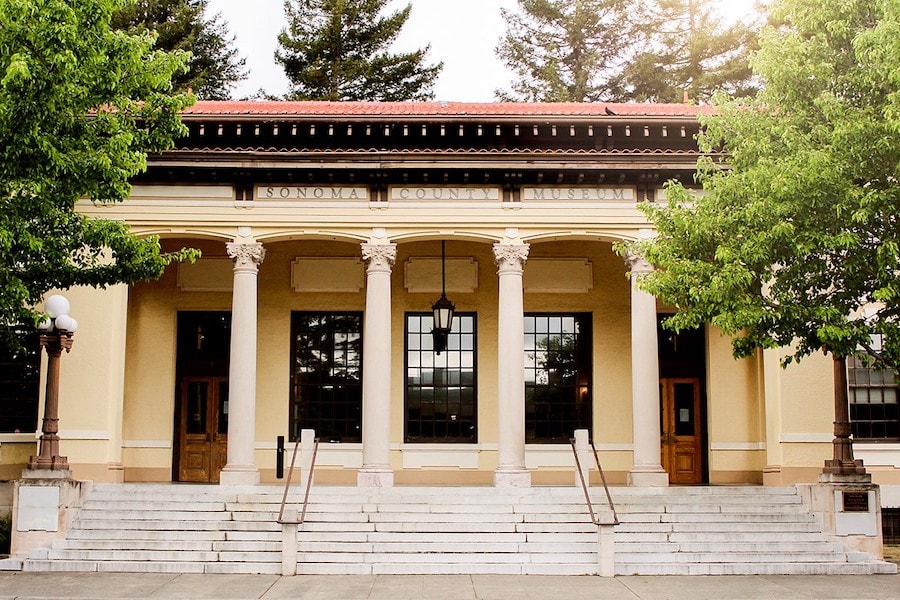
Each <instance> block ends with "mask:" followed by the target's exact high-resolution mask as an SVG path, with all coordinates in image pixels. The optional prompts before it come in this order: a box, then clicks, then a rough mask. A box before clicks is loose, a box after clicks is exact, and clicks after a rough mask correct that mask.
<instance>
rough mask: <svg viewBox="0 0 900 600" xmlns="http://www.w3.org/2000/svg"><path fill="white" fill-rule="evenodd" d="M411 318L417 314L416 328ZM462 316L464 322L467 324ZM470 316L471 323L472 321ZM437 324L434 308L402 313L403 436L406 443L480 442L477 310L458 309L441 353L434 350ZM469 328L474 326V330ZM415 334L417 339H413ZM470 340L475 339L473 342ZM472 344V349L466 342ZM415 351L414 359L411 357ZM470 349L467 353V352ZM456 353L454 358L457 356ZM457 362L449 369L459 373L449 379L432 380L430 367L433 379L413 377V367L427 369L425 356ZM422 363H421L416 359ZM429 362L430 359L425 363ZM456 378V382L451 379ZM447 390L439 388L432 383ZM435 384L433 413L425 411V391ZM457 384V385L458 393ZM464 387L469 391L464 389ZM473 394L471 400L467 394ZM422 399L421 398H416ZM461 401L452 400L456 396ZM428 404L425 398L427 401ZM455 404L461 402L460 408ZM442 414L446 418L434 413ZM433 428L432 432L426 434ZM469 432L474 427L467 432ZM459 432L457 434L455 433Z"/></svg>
mask: <svg viewBox="0 0 900 600" xmlns="http://www.w3.org/2000/svg"><path fill="white" fill-rule="evenodd" d="M411 319H416V320H417V322H418V323H417V328H418V331H415V330H411V321H410V320H411ZM464 320H465V321H466V324H464V323H463V322H464ZM469 320H470V322H471V327H470V326H469V325H468V322H469ZM432 324H433V317H432V313H430V312H429V313H425V312H407V313H405V314H404V315H403V339H404V342H403V440H404V443H407V444H477V443H478V315H477V313H474V312H465V313H456V315H454V317H453V324H452V327H451V330H450V334H449V336H448V339H447V349H446V350H445V351H444V352H441V354H440V355H438V354H437V353H436V352H434V344H433V338H432V334H431V329H432ZM470 329H471V330H470ZM413 337H415V338H416V342H415V343H413V339H412V338H413ZM469 342H471V344H469ZM467 345H471V349H469V348H465V346H467ZM413 353H415V356H416V360H411V358H412V356H413ZM464 355H467V356H468V358H464ZM454 357H455V358H454ZM469 359H471V376H470V377H471V380H469V377H467V376H465V375H464V371H463V369H464V368H466V367H465V365H467V364H468V363H469ZM428 361H431V365H432V366H433V365H436V364H438V363H443V364H457V365H458V366H454V367H447V369H448V371H445V374H446V373H451V371H449V369H458V370H457V371H452V372H453V373H457V375H456V376H451V377H444V381H445V382H446V384H445V385H441V386H435V385H434V374H435V373H436V371H435V370H432V378H431V384H432V385H427V382H426V381H425V377H419V379H418V383H412V382H411V375H410V374H411V372H412V370H414V369H419V370H421V369H423V364H422V363H423V362H428ZM415 363H418V364H415ZM425 368H427V364H426V365H425ZM454 383H456V384H458V385H453V384H454ZM436 387H439V388H440V389H442V390H443V392H442V393H440V394H438V393H437V392H436V391H435V389H434V388H436ZM429 388H430V389H431V390H432V392H431V394H432V395H431V398H432V402H431V405H432V407H433V408H432V411H431V414H432V418H430V419H429V418H424V417H423V406H424V405H423V403H422V402H421V400H422V398H423V397H424V395H425V391H426V390H428V389H429ZM453 388H459V390H458V395H456V398H454V394H453ZM466 390H469V391H470V394H466ZM467 395H468V396H470V397H471V401H469V400H466V399H465V396H467ZM439 396H440V399H441V400H443V402H444V404H443V406H444V408H445V410H444V412H443V413H438V410H437V408H435V407H436V406H437V405H438V397H439ZM417 399H418V402H417ZM456 399H458V402H456V403H454V400H456ZM426 404H427V403H426ZM453 408H457V410H456V411H454V410H453ZM415 411H418V412H417V414H414V413H415ZM438 414H443V415H445V416H444V418H442V419H438V418H436V417H437V416H438ZM429 429H430V432H431V435H427V433H428V430H429ZM466 432H470V433H469V434H468V435H467V434H466ZM451 434H455V435H451Z"/></svg>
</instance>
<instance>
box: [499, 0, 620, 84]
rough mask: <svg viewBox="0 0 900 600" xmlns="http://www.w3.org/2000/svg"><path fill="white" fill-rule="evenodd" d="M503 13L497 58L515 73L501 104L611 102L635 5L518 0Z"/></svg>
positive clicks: (615, 1) (611, 1)
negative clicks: (512, 8) (611, 83)
mask: <svg viewBox="0 0 900 600" xmlns="http://www.w3.org/2000/svg"><path fill="white" fill-rule="evenodd" d="M518 3H519V10H518V11H509V10H505V9H501V14H502V15H503V19H504V20H505V21H506V27H507V31H506V35H505V36H504V37H503V38H502V39H501V41H500V44H499V45H498V46H497V49H496V53H497V56H498V57H499V58H500V59H501V60H503V61H504V62H505V63H506V65H507V66H508V67H509V68H510V69H512V71H513V72H514V73H515V81H514V83H513V84H512V88H511V89H510V90H500V89H498V90H497V91H496V92H495V93H496V95H497V97H498V98H499V99H500V100H503V101H513V102H592V101H597V100H602V99H605V98H608V97H609V79H610V77H611V76H612V74H613V73H614V72H615V69H616V68H617V67H618V66H619V64H618V63H619V62H620V59H621V57H622V56H623V53H624V52H625V48H626V40H627V39H628V37H629V27H630V26H629V20H628V18H627V15H628V12H629V9H630V8H631V7H632V6H633V5H634V0H574V1H573V0H518Z"/></svg>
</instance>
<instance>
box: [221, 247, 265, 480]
mask: <svg viewBox="0 0 900 600" xmlns="http://www.w3.org/2000/svg"><path fill="white" fill-rule="evenodd" d="M227 250H228V256H230V257H231V258H232V259H233V260H234V292H233V299H232V304H231V358H230V362H229V366H228V459H227V464H226V465H225V468H224V469H222V472H221V473H220V474H219V483H220V484H222V485H256V484H258V483H259V470H258V469H257V468H256V461H255V458H254V446H255V442H256V321H257V294H258V292H257V279H258V273H259V265H260V263H262V261H263V258H264V257H265V249H264V248H263V245H262V244H259V243H249V244H236V243H235V244H228V245H227Z"/></svg>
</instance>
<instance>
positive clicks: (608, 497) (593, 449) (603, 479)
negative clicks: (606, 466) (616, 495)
mask: <svg viewBox="0 0 900 600" xmlns="http://www.w3.org/2000/svg"><path fill="white" fill-rule="evenodd" d="M589 443H590V445H591V452H592V453H593V455H594V462H596V463H597V470H598V471H599V472H600V481H601V482H603V489H604V491H605V492H606V501H607V502H608V503H609V510H611V511H612V516H613V525H618V524H619V515H617V514H616V506H615V504H613V499H612V494H610V493H609V486H608V485H606V475H605V474H604V473H603V467H601V466H600V457H599V456H598V455H597V447H596V446H594V440H591V441H590V442H589Z"/></svg>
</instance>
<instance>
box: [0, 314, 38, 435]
mask: <svg viewBox="0 0 900 600" xmlns="http://www.w3.org/2000/svg"><path fill="white" fill-rule="evenodd" d="M40 378H41V349H40V345H39V344H38V334H37V332H36V331H34V330H33V329H32V328H30V327H8V328H6V330H5V331H4V332H2V333H0V433H34V432H35V431H36V430H37V428H38V395H39V392H40V383H41V379H40Z"/></svg>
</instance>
